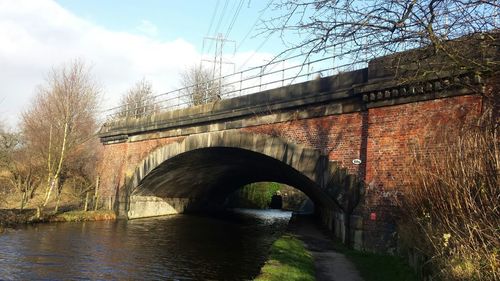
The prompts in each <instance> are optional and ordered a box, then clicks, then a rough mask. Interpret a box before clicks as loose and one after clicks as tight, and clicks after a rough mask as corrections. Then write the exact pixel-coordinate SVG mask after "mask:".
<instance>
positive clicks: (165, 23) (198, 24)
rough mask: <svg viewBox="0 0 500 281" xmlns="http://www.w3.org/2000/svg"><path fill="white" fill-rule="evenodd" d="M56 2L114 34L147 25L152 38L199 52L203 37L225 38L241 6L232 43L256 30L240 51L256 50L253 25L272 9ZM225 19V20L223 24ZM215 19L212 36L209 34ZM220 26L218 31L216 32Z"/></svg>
mask: <svg viewBox="0 0 500 281" xmlns="http://www.w3.org/2000/svg"><path fill="white" fill-rule="evenodd" d="M57 2H58V3H59V4H60V5H61V6H62V7H64V8H66V9H68V10H69V11H71V12H73V13H74V14H76V15H78V16H80V17H82V18H84V19H86V20H88V21H91V22H94V23H96V24H98V25H101V26H104V27H106V28H109V29H111V30H115V31H124V32H139V33H140V32H141V30H138V27H140V26H142V25H143V24H144V23H145V22H146V23H148V24H151V27H154V28H153V29H155V30H156V31H155V32H152V33H151V34H150V35H152V36H154V37H156V38H158V39H160V40H166V41H170V40H175V39H178V38H182V39H184V40H186V41H188V42H190V43H192V44H195V45H196V47H197V49H198V51H201V47H202V40H203V37H205V36H207V35H209V36H213V35H214V34H216V33H217V32H220V33H223V34H225V35H226V32H227V30H228V27H229V25H230V22H231V20H232V18H233V16H234V15H235V13H236V11H237V10H238V7H239V5H240V3H241V9H240V12H239V14H238V17H237V18H236V21H235V24H234V27H233V28H232V29H231V32H230V35H229V39H232V40H235V41H236V44H237V45H239V44H241V43H242V42H243V39H244V38H245V35H246V34H248V32H249V31H250V30H251V29H252V27H253V29H252V30H253V31H252V32H250V34H251V36H248V37H247V39H246V40H244V42H243V44H242V45H241V47H240V48H239V50H240V51H251V50H255V49H256V48H257V47H258V46H259V45H260V44H261V42H263V41H264V40H265V37H264V36H257V37H255V38H251V37H252V35H255V34H256V33H257V28H256V27H255V26H254V23H255V21H256V20H258V19H259V17H261V18H265V17H266V16H269V15H270V12H271V9H269V8H268V9H265V8H266V7H267V6H268V4H269V1H268V0H242V1H238V0H229V1H226V0H191V1H174V0H169V1H161V0H146V1H137V0H135V1H134V0H122V1H99V0H86V1H77V0H57ZM226 3H227V5H226ZM224 6H225V7H226V9H224ZM216 8H217V9H216ZM214 11H215V17H214ZM222 15H224V17H222V20H221V16H222ZM212 18H213V23H212V28H211V32H210V33H207V32H208V31H209V27H210V23H211V22H212ZM219 21H220V25H219ZM217 26H219V29H218V30H217V31H216V27H217ZM145 28H147V26H146V27H145ZM146 32H147V31H146ZM226 37H227V36H226ZM280 45H281V44H280V42H279V40H272V41H269V42H268V43H266V44H265V45H264V46H263V48H262V50H264V51H268V52H277V51H279V50H280ZM229 47H232V46H229ZM228 51H229V50H228Z"/></svg>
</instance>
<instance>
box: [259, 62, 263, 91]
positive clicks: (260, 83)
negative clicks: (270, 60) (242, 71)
mask: <svg viewBox="0 0 500 281" xmlns="http://www.w3.org/2000/svg"><path fill="white" fill-rule="evenodd" d="M260 91H262V66H260V72H259V92H260Z"/></svg>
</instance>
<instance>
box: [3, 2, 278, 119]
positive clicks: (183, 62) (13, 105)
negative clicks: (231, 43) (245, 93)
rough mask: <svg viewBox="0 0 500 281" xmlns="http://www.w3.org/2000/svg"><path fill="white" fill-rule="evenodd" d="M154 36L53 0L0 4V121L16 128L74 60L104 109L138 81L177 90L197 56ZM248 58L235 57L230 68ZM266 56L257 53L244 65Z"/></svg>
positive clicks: (149, 28) (146, 25) (149, 27)
mask: <svg viewBox="0 0 500 281" xmlns="http://www.w3.org/2000/svg"><path fill="white" fill-rule="evenodd" d="M137 31H141V32H142V34H137ZM157 32H158V29H157V27H156V26H155V25H154V24H153V23H151V22H149V21H147V20H144V21H142V23H141V24H140V25H139V26H138V27H137V28H136V29H135V30H131V32H118V31H112V30H108V29H106V28H104V27H102V26H99V25H97V24H94V23H92V22H89V21H87V20H84V19H82V18H79V17H77V16H76V15H74V14H72V13H70V12H69V11H67V10H65V9H64V8H62V7H61V6H59V5H58V4H57V3H56V2H55V1H53V0H32V1H29V0H16V1H11V0H0V34H1V36H0V120H2V119H3V120H4V121H6V122H7V123H8V124H10V125H12V126H13V125H16V123H17V121H18V120H19V117H20V113H21V111H22V110H23V109H24V108H26V106H28V105H29V102H30V99H31V98H32V97H33V96H34V95H35V91H36V87H37V85H40V84H43V83H44V81H45V78H46V75H47V73H49V71H50V70H51V69H52V68H53V67H58V66H60V65H61V64H63V63H67V62H69V61H71V60H73V59H76V58H78V59H82V60H83V61H85V62H87V63H88V64H90V65H92V71H93V74H94V76H95V77H96V79H97V80H98V82H99V83H100V84H101V85H102V86H103V92H104V95H103V107H104V108H109V107H113V106H116V105H117V103H118V101H119V99H120V96H121V95H122V94H123V93H125V92H126V91H127V89H128V88H130V87H131V86H132V85H133V84H134V83H135V82H136V81H138V80H140V79H142V78H143V77H144V78H145V79H147V80H149V81H151V82H152V84H153V90H154V91H155V93H157V94H159V93H164V92H167V91H170V90H174V89H176V88H178V87H179V86H180V83H179V73H180V72H181V71H183V70H184V69H186V68H187V67H188V66H190V65H193V64H195V63H198V62H199V61H200V54H199V53H197V51H196V48H195V46H193V45H192V44H190V43H189V42H186V41H185V40H183V39H177V40H174V41H161V40H159V39H157V37H155V35H156V34H157ZM250 55H251V53H239V54H236V56H235V57H234V58H233V60H234V62H235V63H236V67H235V69H236V70H238V69H239V66H240V65H242V64H243V63H244V62H245V61H246V60H247V59H248V58H249V57H250ZM271 57H272V55H271V54H265V53H256V54H254V55H253V56H252V58H251V60H249V61H248V62H247V65H246V66H251V65H258V64H262V63H263V62H265V61H266V60H269V59H270V58H271Z"/></svg>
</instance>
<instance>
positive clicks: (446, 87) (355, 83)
mask: <svg viewBox="0 0 500 281" xmlns="http://www.w3.org/2000/svg"><path fill="white" fill-rule="evenodd" d="M391 63H392V60H391V58H390V57H384V58H380V59H377V60H374V61H371V62H370V63H369V66H368V67H367V68H365V69H361V70H356V71H352V72H346V73H341V74H339V75H335V76H331V77H326V78H321V79H319V78H318V79H315V80H313V81H309V82H305V83H300V84H295V85H291V86H287V87H282V88H278V89H274V90H268V91H263V92H259V93H257V94H252V95H247V96H242V97H237V98H232V99H227V100H220V101H217V102H215V103H210V104H204V105H199V106H194V107H190V108H187V109H180V110H175V111H169V112H162V113H157V114H155V115H152V116H147V117H142V118H125V119H121V120H115V121H111V122H108V123H106V124H105V125H104V126H103V127H102V129H101V131H100V133H99V136H100V138H101V142H102V144H103V146H102V163H101V170H102V184H101V186H102V188H101V190H103V191H105V192H107V193H108V194H109V195H112V194H115V195H116V196H117V197H116V198H118V199H117V200H116V202H115V207H116V210H117V212H118V213H119V215H120V216H123V217H127V218H139V217H146V216H156V215H164V214H171V213H177V212H185V211H192V210H205V209H214V208H219V207H221V206H223V204H224V199H225V198H226V196H227V195H228V194H230V193H231V192H232V191H234V190H236V189H237V188H239V187H241V186H242V185H244V184H248V183H252V182H258V181H274V182H280V183H285V184H288V185H290V186H293V187H295V188H297V189H300V190H301V191H303V192H304V193H305V194H306V195H307V196H309V198H310V199H311V200H312V201H313V202H314V203H315V207H316V213H317V215H318V216H319V217H320V218H321V221H322V222H323V224H324V225H326V226H327V227H328V228H329V229H331V230H332V231H334V233H335V234H336V235H337V236H339V237H342V238H344V239H345V238H346V237H350V238H351V240H352V241H353V244H354V246H355V247H356V248H364V249H371V250H380V249H388V248H390V247H392V246H393V244H391V243H392V242H391V241H393V239H392V237H393V235H394V232H395V230H396V221H395V216H394V214H393V210H394V203H395V202H394V199H395V196H396V195H397V194H398V192H399V191H400V190H401V188H402V187H403V182H404V169H405V164H406V163H407V162H406V161H407V160H408V158H409V156H410V154H411V148H412V147H415V145H419V144H423V143H424V142H425V141H426V140H428V139H429V138H430V136H432V135H433V134H434V133H435V132H437V131H438V130H441V129H442V128H443V127H453V126H460V124H461V123H462V122H463V120H464V118H467V116H475V115H477V114H478V113H479V112H480V111H481V97H480V96H479V95H475V94H472V92H471V91H470V90H469V89H470V87H468V86H464V85H471V84H476V83H478V82H480V80H481V79H480V77H478V76H474V75H470V74H467V73H462V74H454V75H450V74H446V73H444V74H443V75H441V76H436V77H434V78H433V79H426V80H425V81H420V82H414V83H406V84H404V83H403V84H401V83H397V82H396V80H395V79H394V75H393V74H394V73H391ZM398 81H400V80H398ZM429 149H432V147H430V148H429ZM355 159H359V160H361V163H360V164H359V161H353V160H355ZM342 187H344V188H345V187H350V189H351V190H352V189H356V188H360V190H361V192H362V196H361V200H360V203H359V204H358V205H357V207H356V208H355V209H354V212H353V213H352V214H350V216H349V220H347V221H350V224H349V226H350V231H348V232H349V233H348V235H347V234H346V227H345V225H344V223H343V222H344V220H345V219H346V216H344V215H343V214H344V213H345V212H343V211H342V206H343V204H342V198H340V197H342V196H344V197H345V196H347V195H346V194H342V193H341V192H340V193H339V192H337V190H341V188H342ZM339 198H340V199H339ZM344 210H345V208H344Z"/></svg>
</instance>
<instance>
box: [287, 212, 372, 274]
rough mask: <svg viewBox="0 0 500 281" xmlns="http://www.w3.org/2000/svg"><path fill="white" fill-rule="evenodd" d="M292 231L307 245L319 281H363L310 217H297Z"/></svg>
mask: <svg viewBox="0 0 500 281" xmlns="http://www.w3.org/2000/svg"><path fill="white" fill-rule="evenodd" d="M290 231H291V232H292V233H294V234H295V235H297V236H298V237H299V238H300V239H301V240H302V241H304V243H305V244H306V247H307V249H308V250H309V251H310V252H311V253H312V255H313V257H314V266H315V269H316V280H318V281H363V279H362V278H361V276H360V275H359V273H358V271H357V270H356V268H355V267H354V265H353V264H352V263H351V262H350V261H349V260H348V259H347V258H346V257H345V256H344V255H343V254H341V253H338V252H336V251H335V250H334V248H333V244H332V241H331V239H330V238H328V237H327V236H326V235H325V234H324V233H322V232H321V231H320V230H319V228H318V227H317V226H316V225H315V224H314V222H313V221H312V220H311V219H310V218H308V217H301V216H298V217H295V218H294V220H293V222H292V224H291V225H290Z"/></svg>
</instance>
